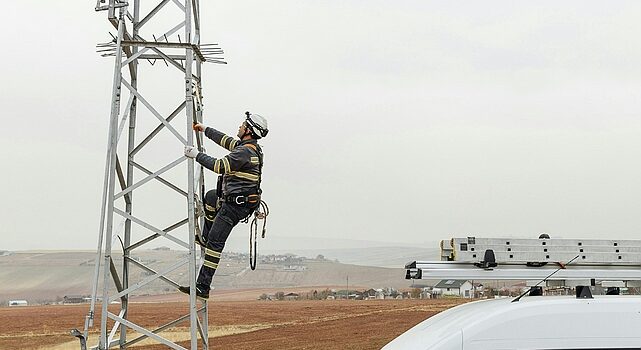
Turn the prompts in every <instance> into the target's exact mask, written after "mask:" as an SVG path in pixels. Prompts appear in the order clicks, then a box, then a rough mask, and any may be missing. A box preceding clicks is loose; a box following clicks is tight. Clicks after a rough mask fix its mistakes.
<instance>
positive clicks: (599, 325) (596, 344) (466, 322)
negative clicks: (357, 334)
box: [382, 295, 641, 350]
mask: <svg viewBox="0 0 641 350" xmlns="http://www.w3.org/2000/svg"><path fill="white" fill-rule="evenodd" d="M512 300H513V299H512V298H506V299H493V300H482V301H476V302H471V303H467V304H463V305H459V306H456V307H454V308H452V309H449V310H446V311H443V312H441V313H439V314H437V315H435V316H433V317H430V318H429V319H427V320H425V321H423V322H421V323H419V324H418V325H416V326H414V327H413V328H411V329H410V330H408V331H407V332H405V333H403V334H401V335H400V336H399V337H398V338H396V339H394V340H393V341H391V342H390V343H389V344H387V345H385V346H384V347H383V349H382V350H419V349H420V350H427V349H429V350H504V349H537V350H544V349H545V350H561V349H563V350H569V349H572V350H578V349H618V350H624V349H626V350H627V349H637V350H639V349H641V297H639V296H619V295H616V296H615V295H607V296H595V297H594V298H593V299H579V298H575V297H569V296H568V297H548V296H546V297H524V298H522V299H520V300H519V301H517V302H512Z"/></svg>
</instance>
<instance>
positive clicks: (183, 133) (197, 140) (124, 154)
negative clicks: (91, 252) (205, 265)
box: [72, 0, 225, 350]
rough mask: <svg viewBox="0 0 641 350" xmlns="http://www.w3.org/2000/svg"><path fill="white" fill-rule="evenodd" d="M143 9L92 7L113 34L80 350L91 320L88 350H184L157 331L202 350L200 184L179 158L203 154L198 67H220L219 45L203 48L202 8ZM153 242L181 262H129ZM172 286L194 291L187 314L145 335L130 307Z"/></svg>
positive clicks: (184, 0) (185, 1)
mask: <svg viewBox="0 0 641 350" xmlns="http://www.w3.org/2000/svg"><path fill="white" fill-rule="evenodd" d="M141 2H142V1H140V0H129V1H128V2H126V1H124V0H97V3H96V8H95V9H96V11H101V13H105V12H106V13H107V19H108V20H109V22H110V23H111V25H113V27H114V28H115V31H116V34H111V33H110V34H111V38H110V39H111V40H110V41H109V42H107V43H104V44H98V45H97V47H98V52H99V53H100V54H101V55H102V56H105V57H114V58H115V63H114V70H113V88H112V92H111V112H110V119H109V138H108V145H107V156H106V162H105V175H104V189H103V193H102V208H101V215H100V232H99V239H98V249H97V254H96V261H95V269H94V280H93V289H92V299H91V306H90V310H89V314H88V315H87V318H86V320H85V328H84V332H80V331H77V330H74V331H72V334H73V335H75V336H77V337H78V338H80V343H81V347H82V348H86V344H87V337H88V335H89V330H90V329H91V328H92V327H94V317H95V316H96V318H99V320H98V319H96V328H97V325H98V324H99V325H100V336H99V337H98V340H97V343H98V344H97V345H96V346H95V347H93V348H96V349H109V348H113V347H116V348H120V349H123V348H128V347H129V346H130V345H132V344H134V343H137V342H139V341H141V340H143V339H151V340H152V341H154V342H157V343H160V344H163V345H166V346H168V347H169V348H172V349H185V347H183V346H180V345H178V344H177V343H176V342H175V341H174V340H169V339H167V338H166V337H163V331H165V330H168V329H170V328H172V327H174V326H186V325H187V324H188V325H189V329H190V333H191V345H190V349H192V350H193V349H207V348H208V334H207V328H208V325H207V304H206V302H201V301H198V300H197V299H196V295H195V293H194V292H193V291H195V276H196V271H197V267H198V266H197V264H198V263H199V261H200V258H201V256H202V254H201V251H200V248H198V249H196V248H195V246H194V235H195V234H198V233H199V230H200V227H202V215H201V214H200V213H201V211H202V210H201V208H202V203H200V198H202V194H203V191H204V175H203V171H202V168H201V167H200V165H198V164H196V163H195V162H194V161H193V160H192V159H188V158H186V157H185V156H184V155H183V148H184V146H185V145H194V144H196V145H197V146H198V147H199V149H201V150H202V140H201V136H200V135H199V134H196V135H194V132H193V131H192V124H193V123H195V122H202V94H201V88H202V86H201V83H202V69H201V68H202V64H203V63H205V62H213V63H225V62H224V61H223V60H222V58H221V57H220V55H221V54H222V53H223V52H222V50H221V49H220V48H219V47H218V46H217V45H216V44H211V45H207V44H202V43H201V41H200V24H201V18H200V6H199V0H158V1H155V4H151V5H150V3H153V2H154V1H148V2H145V4H141ZM119 222H122V224H120V225H119V224H118V223H119ZM157 240H164V242H162V244H163V245H169V246H172V247H175V248H178V249H179V250H183V251H184V254H180V258H178V259H176V261H173V262H172V263H171V264H170V265H168V266H162V267H161V268H158V267H157V266H154V265H153V261H146V260H145V259H140V258H138V257H136V254H135V252H136V250H139V249H141V248H142V249H144V248H148V247H149V245H148V243H150V242H152V241H157ZM165 243H166V244H165ZM156 246H158V245H156ZM176 278H180V279H182V281H179V282H182V283H185V284H186V283H189V285H190V286H191V291H192V294H191V295H190V296H189V313H188V314H187V315H184V316H180V315H177V317H176V318H175V319H174V320H170V321H167V322H166V323H164V324H162V325H157V326H155V327H150V326H149V323H148V322H147V323H146V327H149V328H150V329H147V328H146V327H143V326H142V325H141V324H139V323H141V321H140V320H141V319H143V318H141V317H135V316H136V315H135V311H136V310H133V309H132V308H131V307H130V297H131V296H132V295H135V294H144V293H145V292H144V290H145V288H151V286H156V288H157V285H158V284H164V285H165V290H173V289H176V288H177V287H178V285H179V283H178V282H177V281H176V280H175V279H176ZM111 304H113V305H111ZM97 308H98V310H96V309H97ZM97 315H99V317H98V316H97ZM132 320H136V321H137V322H138V323H136V322H134V321H132ZM182 340H183V341H185V340H186V339H182Z"/></svg>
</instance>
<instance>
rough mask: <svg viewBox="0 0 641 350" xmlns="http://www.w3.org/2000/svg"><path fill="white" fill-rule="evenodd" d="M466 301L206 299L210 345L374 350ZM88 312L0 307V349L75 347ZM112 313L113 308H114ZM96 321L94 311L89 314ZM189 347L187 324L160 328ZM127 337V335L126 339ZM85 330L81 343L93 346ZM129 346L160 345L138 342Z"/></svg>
mask: <svg viewBox="0 0 641 350" xmlns="http://www.w3.org/2000/svg"><path fill="white" fill-rule="evenodd" d="M465 301H466V300H461V299H440V300H364V301H360V300H359V301H357V300H301V301H258V300H245V301H233V300H227V301H225V300H211V301H210V302H209V337H210V346H209V348H210V349H234V350H242V349H252V350H267V349H269V350H273V349H283V350H288V349H309V350H312V349H327V350H334V349H335V350H338V349H352V350H365V349H380V348H381V347H382V346H383V345H385V344H386V343H387V342H389V341H390V340H392V339H393V338H395V337H396V336H398V335H399V334H401V333H403V332H404V331H405V330H407V329H409V328H411V327H412V326H414V325H415V324H417V323H419V322H420V321H422V320H424V319H425V318H428V317H430V316H432V315H434V314H436V313H438V312H440V311H442V310H445V309H447V308H450V307H452V306H455V305H458V304H461V303H463V302H465ZM88 309H89V305H88V304H82V305H49V306H25V307H5V308H0V349H54V350H64V349H79V348H80V346H79V342H78V341H77V340H76V339H75V338H73V337H71V336H70V335H69V330H70V329H72V328H78V329H82V327H83V324H84V317H85V315H86V313H87V311H88ZM113 311H115V312H117V309H116V308H114V309H113ZM187 312H188V303H187V302H186V300H185V301H169V302H139V303H132V304H131V306H130V315H131V316H130V320H132V321H133V322H135V323H137V324H140V325H141V326H144V327H147V328H152V327H154V326H159V325H162V324H164V323H166V322H168V321H171V320H173V319H175V318H178V317H180V316H182V315H184V314H186V313H187ZM96 321H97V322H96V324H98V325H99V322H100V315H99V314H98V315H97V316H96ZM162 334H163V335H164V336H165V337H167V338H170V339H172V340H174V341H179V342H180V343H181V344H182V345H183V346H185V347H189V328H188V326H187V324H185V325H184V326H182V327H176V328H173V329H172V330H171V331H167V332H165V333H162ZM134 337H135V335H134V334H132V335H130V336H129V339H132V338H134ZM96 339H97V334H96V333H90V338H89V342H88V345H90V346H91V345H94V344H95V343H96ZM131 348H133V349H140V350H143V349H166V348H167V347H166V346H164V345H158V344H149V343H144V342H140V343H137V344H135V346H132V347H131Z"/></svg>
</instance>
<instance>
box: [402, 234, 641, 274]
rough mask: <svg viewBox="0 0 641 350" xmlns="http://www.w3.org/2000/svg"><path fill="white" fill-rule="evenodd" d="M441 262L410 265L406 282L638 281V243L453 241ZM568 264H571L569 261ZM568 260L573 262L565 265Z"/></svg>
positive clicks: (447, 243)
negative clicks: (416, 280)
mask: <svg viewBox="0 0 641 350" xmlns="http://www.w3.org/2000/svg"><path fill="white" fill-rule="evenodd" d="M440 246H441V254H440V257H441V261H412V262H410V263H408V264H406V265H405V269H406V275H405V277H406V278H407V279H460V280H463V279H465V280H540V279H545V278H546V277H547V276H548V275H549V274H550V273H551V272H552V271H554V270H557V269H559V271H558V272H557V273H554V275H552V276H551V277H549V278H548V280H556V281H563V280H586V279H590V280H592V279H595V280H601V281H623V282H624V283H625V285H631V286H637V285H638V284H639V282H640V281H641V240H599V239H551V238H549V236H548V235H541V237H540V238H538V239H522V238H521V239H514V238H480V237H465V238H452V239H450V240H443V241H441V244H440ZM572 260H573V261H572ZM568 261H572V263H570V264H567V262H568Z"/></svg>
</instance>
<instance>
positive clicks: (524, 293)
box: [512, 255, 579, 303]
mask: <svg viewBox="0 0 641 350" xmlns="http://www.w3.org/2000/svg"><path fill="white" fill-rule="evenodd" d="M578 258H579V256H578V255H577V256H575V257H574V258H572V260H570V261H568V262H567V263H565V264H562V263H559V268H558V269H556V270H554V272H552V273H551V274H549V275H548V276H547V277H545V278H544V279H542V280H540V281H539V283H537V284H535V285H533V286H532V287H530V288H529V289H528V290H526V291H525V292H523V293H522V294H521V295H519V296H518V297H516V298H514V300H512V303H513V302H515V301H519V300H521V298H523V296H524V295H526V294H527V293H529V292H530V291H531V290H532V289H534V288H535V287H538V286H539V284H541V283H543V282H545V281H547V280H548V278H550V277H552V275H554V274H555V273H557V272H559V271H561V270H563V269H565V267H566V266H567V265H570V264H571V263H572V262H573V261H574V260H576V259H578Z"/></svg>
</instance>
